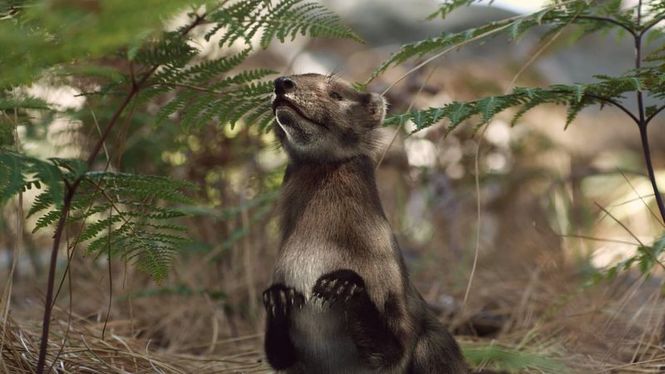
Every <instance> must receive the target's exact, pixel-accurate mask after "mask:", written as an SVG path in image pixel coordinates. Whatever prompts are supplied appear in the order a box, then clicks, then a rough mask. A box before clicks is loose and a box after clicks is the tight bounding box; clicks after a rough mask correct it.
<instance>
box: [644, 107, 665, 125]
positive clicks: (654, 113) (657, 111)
mask: <svg viewBox="0 0 665 374" xmlns="http://www.w3.org/2000/svg"><path fill="white" fill-rule="evenodd" d="M663 109H665V105H663V106H661V107H660V108H658V109H656V111H655V112H653V113H651V115H650V116H649V117H647V119H646V120H645V121H644V126H647V125H649V122H651V120H652V119H654V118H655V117H656V116H657V115H658V114H659V113H660V112H662V111H663Z"/></svg>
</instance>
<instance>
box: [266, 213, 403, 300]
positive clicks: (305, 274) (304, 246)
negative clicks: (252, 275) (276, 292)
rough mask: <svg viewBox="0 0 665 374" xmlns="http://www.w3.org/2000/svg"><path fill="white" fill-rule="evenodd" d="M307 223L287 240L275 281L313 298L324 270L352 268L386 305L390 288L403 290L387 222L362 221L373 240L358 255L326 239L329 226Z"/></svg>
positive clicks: (363, 226)
mask: <svg viewBox="0 0 665 374" xmlns="http://www.w3.org/2000/svg"><path fill="white" fill-rule="evenodd" d="M307 226H308V225H303V226H302V227H299V228H298V229H297V232H295V233H294V235H292V236H291V238H290V239H289V240H287V241H285V243H284V244H283V246H282V248H281V249H280V253H279V255H278V258H277V262H276V264H275V268H274V273H273V282H274V283H283V284H284V285H286V286H288V287H293V288H295V289H296V290H297V291H299V292H301V293H302V294H303V295H304V296H305V299H306V300H309V299H310V297H311V293H312V288H313V287H314V285H315V283H316V281H317V280H318V279H319V277H321V276H322V275H324V274H327V273H330V272H332V271H335V270H340V269H350V270H353V271H355V272H356V273H358V274H360V276H361V277H363V279H364V281H365V285H366V287H367V291H368V293H369V294H370V298H371V299H372V301H374V303H375V304H376V305H377V307H378V308H379V309H383V305H384V303H385V300H386V298H387V297H388V292H391V293H393V294H395V296H398V295H400V294H402V293H403V284H402V274H401V271H400V265H399V262H398V258H399V257H398V255H397V254H396V252H395V249H394V248H393V246H392V233H391V230H390V227H389V226H388V224H387V222H375V223H373V224H371V225H367V224H365V225H363V224H361V223H359V227H358V230H361V232H362V233H363V236H364V237H365V238H364V240H367V241H369V243H371V246H370V247H369V248H370V249H369V250H368V253H362V255H361V256H358V255H357V253H356V252H354V251H353V250H351V249H349V248H341V247H340V245H339V244H338V243H335V242H333V241H330V240H328V239H326V237H327V235H325V233H321V231H325V230H326V228H325V227H322V228H312V227H307Z"/></svg>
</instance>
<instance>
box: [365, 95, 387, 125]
mask: <svg viewBox="0 0 665 374" xmlns="http://www.w3.org/2000/svg"><path fill="white" fill-rule="evenodd" d="M368 95H369V100H368V103H367V110H368V111H369V115H370V117H371V118H372V126H373V127H376V126H381V124H382V123H383V119H384V118H385V117H386V111H387V110H388V109H387V108H388V102H386V99H385V98H384V97H383V96H382V95H379V94H377V93H369V94H368Z"/></svg>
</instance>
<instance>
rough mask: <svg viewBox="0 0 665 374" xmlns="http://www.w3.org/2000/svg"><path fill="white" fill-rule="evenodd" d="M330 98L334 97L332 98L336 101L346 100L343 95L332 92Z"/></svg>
mask: <svg viewBox="0 0 665 374" xmlns="http://www.w3.org/2000/svg"><path fill="white" fill-rule="evenodd" d="M330 97H332V98H333V99H335V100H343V99H344V98H343V97H342V95H340V94H338V93H337V92H335V91H332V92H331V93H330Z"/></svg>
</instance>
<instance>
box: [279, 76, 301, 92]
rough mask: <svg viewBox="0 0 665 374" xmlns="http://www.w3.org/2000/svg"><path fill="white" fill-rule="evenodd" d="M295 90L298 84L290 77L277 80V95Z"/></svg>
mask: <svg viewBox="0 0 665 374" xmlns="http://www.w3.org/2000/svg"><path fill="white" fill-rule="evenodd" d="M295 88H296V82H294V81H293V80H292V79H291V78H289V77H279V78H277V79H275V93H276V94H278V95H280V94H285V93H287V92H290V91H293V90H294V89H295Z"/></svg>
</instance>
